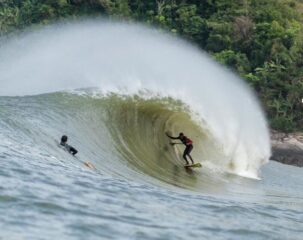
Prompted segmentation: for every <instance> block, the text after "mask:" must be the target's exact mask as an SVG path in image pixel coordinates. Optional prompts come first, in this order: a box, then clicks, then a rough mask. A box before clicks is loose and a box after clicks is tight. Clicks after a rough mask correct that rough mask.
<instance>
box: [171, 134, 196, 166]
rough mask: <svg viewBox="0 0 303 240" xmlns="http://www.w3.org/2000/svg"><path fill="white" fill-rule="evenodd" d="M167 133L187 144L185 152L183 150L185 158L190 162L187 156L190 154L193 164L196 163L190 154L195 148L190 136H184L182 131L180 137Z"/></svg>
mask: <svg viewBox="0 0 303 240" xmlns="http://www.w3.org/2000/svg"><path fill="white" fill-rule="evenodd" d="M166 135H167V136H168V137H169V138H171V139H176V140H177V139H178V140H180V141H181V142H182V143H183V144H184V145H185V146H186V147H185V149H184V152H183V158H184V160H185V161H186V163H187V164H188V161H187V158H186V156H188V157H189V159H190V160H191V161H192V164H194V160H193V159H192V157H191V156H190V152H191V151H192V150H193V148H194V146H193V141H192V140H190V139H189V138H188V137H186V136H184V135H183V133H180V134H179V136H178V137H172V136H169V135H168V134H167V133H166Z"/></svg>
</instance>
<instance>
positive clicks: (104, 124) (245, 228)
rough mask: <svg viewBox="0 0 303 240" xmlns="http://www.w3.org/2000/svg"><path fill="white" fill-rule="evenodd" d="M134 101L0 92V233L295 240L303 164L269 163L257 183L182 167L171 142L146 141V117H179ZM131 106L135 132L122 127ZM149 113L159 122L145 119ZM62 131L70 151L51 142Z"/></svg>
mask: <svg viewBox="0 0 303 240" xmlns="http://www.w3.org/2000/svg"><path fill="white" fill-rule="evenodd" d="M138 101H139V100H138V99H137V100H133V99H130V100H126V99H121V98H120V97H116V96H111V97H105V98H95V97H94V98H92V97H90V96H87V95H85V96H79V95H78V94H75V93H54V94H43V95H39V96H32V97H1V98H0V106H1V111H0V119H1V120H0V129H1V141H0V159H1V168H0V182H1V186H0V223H1V230H0V238H1V239H53V238H56V239H207V238H211V239H302V231H303V213H302V208H303V193H302V181H303V173H302V169H300V168H296V167H291V166H286V165H281V164H279V163H275V162H270V163H269V164H267V165H265V166H264V167H262V169H261V172H260V174H259V177H260V178H261V180H256V179H250V178H244V177H240V176H237V175H234V174H229V173H224V172H219V171H217V170H214V169H212V168H209V167H202V168H200V169H194V170H192V171H186V170H185V169H184V167H183V164H184V163H183V162H182V158H181V156H180V155H181V154H182V147H181V148H180V149H179V148H178V149H176V148H175V147H172V146H170V145H169V141H168V140H167V139H166V136H165V135H164V134H163V132H162V133H161V134H162V135H163V136H160V137H159V135H160V134H157V133H156V134H155V136H157V137H158V139H155V138H152V137H151V135H149V134H151V133H150V132H149V131H152V132H153V131H154V129H153V128H152V130H150V129H148V127H147V126H148V124H147V123H146V122H145V121H149V122H150V124H152V125H153V127H155V126H158V125H159V126H163V124H164V125H169V124H170V123H169V121H172V120H171V119H172V118H174V117H180V118H181V119H182V118H185V117H184V116H183V115H181V116H178V114H177V113H176V112H177V110H176V109H173V110H171V109H172V107H170V109H169V110H166V114H163V111H165V110H164V109H163V106H162V104H159V102H158V101H156V100H148V101H146V100H140V101H143V103H141V104H142V105H140V104H139V103H138ZM80 103H81V104H80ZM174 104H175V103H173V104H172V105H174ZM113 106H116V109H118V111H117V112H115V118H113V116H112V114H113V111H109V109H112V107H113ZM135 110H136V111H137V113H136V114H137V115H138V118H137V119H136V124H135V126H134V128H132V124H133V123H132V122H129V123H125V122H124V124H123V123H121V125H119V123H120V120H119V117H122V119H124V120H125V121H130V119H128V114H129V113H130V112H131V113H132V116H133V115H134V111H135ZM80 113H81V114H80ZM155 113H161V114H160V115H161V116H162V117H163V118H164V119H151V116H153V115H155ZM176 114H177V116H175V115H176ZM118 115H119V116H118ZM132 120H134V119H132ZM151 120H152V121H151ZM121 121H122V120H121ZM140 121H143V122H144V124H143V126H142V129H141V126H140V125H141V124H140ZM177 122H178V121H177ZM187 124H188V125H189V126H190V121H189V122H188V123H187ZM124 125H126V126H124ZM113 126H116V129H114V128H113ZM117 126H118V127H117ZM144 126H145V127H146V132H144V128H143V127H144ZM123 127H125V128H126V129H123ZM136 129H137V131H138V132H139V133H140V134H142V136H141V137H142V141H140V139H139V137H140V135H137V134H138V132H135V131H136ZM187 129H190V128H189V127H187ZM142 132H143V133H142ZM63 133H65V134H66V133H68V135H69V138H70V144H71V145H73V146H74V147H76V148H77V149H78V150H79V153H78V156H77V157H73V156H71V155H70V154H69V153H67V152H66V151H64V150H63V149H61V148H59V147H58V145H57V144H58V141H59V139H60V137H61V135H62V134H63ZM144 135H145V136H147V138H146V139H143V136H144ZM148 139H149V142H146V141H148ZM194 141H195V139H194ZM150 144H151V145H156V146H151V147H150V146H149V145H150ZM144 145H147V146H148V147H146V146H145V148H144ZM157 148H158V150H157V151H155V149H157ZM153 151H155V152H153ZM196 153H197V152H195V151H194V153H193V156H194V158H196V159H197V158H198V156H197V154H196ZM199 160H200V159H199ZM85 161H90V162H91V163H93V164H94V165H95V166H96V168H97V169H96V170H91V169H89V168H87V167H85V166H84V164H83V162H85ZM201 161H202V164H203V163H204V162H205V159H201Z"/></svg>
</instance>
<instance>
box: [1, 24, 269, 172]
mask: <svg viewBox="0 0 303 240" xmlns="http://www.w3.org/2000/svg"><path fill="white" fill-rule="evenodd" d="M0 52H1V53H0V71H1V76H0V83H1V88H0V95H2V96H7V95H10V96H15V95H32V94H40V93H46V92H53V91H59V90H71V89H76V88H84V87H98V88H100V89H101V91H102V92H103V93H109V92H115V93H121V94H129V95H132V94H135V93H138V92H140V91H142V90H143V91H144V90H147V91H148V94H150V95H152V96H156V95H158V96H161V97H165V96H170V97H172V98H174V99H179V100H181V101H182V102H183V103H185V104H187V105H188V106H189V107H190V109H191V111H192V117H193V119H194V120H195V121H196V122H197V123H198V124H199V125H200V126H201V128H202V129H203V130H204V131H206V132H207V133H208V134H209V135H210V138H212V139H215V145H216V148H215V149H213V154H212V155H211V156H209V159H208V160H209V162H211V164H212V165H214V166H216V167H217V168H220V169H223V170H226V171H230V172H234V173H236V174H239V175H243V176H249V177H257V174H258V170H259V168H260V166H261V165H262V164H264V163H266V162H267V161H268V158H269V156H270V143H269V134H268V129H267V124H266V120H265V118H264V114H263V112H262V110H261V108H260V106H259V104H258V102H257V100H256V98H255V97H254V95H253V94H252V92H251V91H250V89H248V87H247V86H246V85H245V84H244V83H243V81H242V80H240V79H239V78H238V77H237V76H235V75H234V74H232V73H231V72H229V71H227V70H226V69H224V68H223V67H222V66H219V65H218V64H216V63H215V62H214V61H212V60H211V59H210V58H209V57H208V56H207V55H206V54H205V53H203V52H201V51H200V50H198V49H197V48H196V47H193V46H191V45H190V44H189V43H187V42H185V41H182V40H180V39H177V38H175V37H171V36H168V35H165V34H163V33H162V34H161V33H159V32H157V31H156V30H153V29H146V28H144V27H142V26H138V25H128V24H120V23H104V22H101V21H86V22H81V23H73V24H67V25H54V26H51V27H48V28H47V29H43V30H40V31H35V32H30V33H27V34H25V35H24V36H22V37H19V38H17V39H12V40H10V41H9V42H6V43H4V44H3V45H2V47H1V49H0ZM183 131H186V129H185V130H183Z"/></svg>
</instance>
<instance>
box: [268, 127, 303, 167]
mask: <svg viewBox="0 0 303 240" xmlns="http://www.w3.org/2000/svg"><path fill="white" fill-rule="evenodd" d="M270 138H271V146H272V155H271V157H270V160H273V161H277V162H280V163H283V164H288V165H292V166H297V167H303V132H293V133H283V132H279V131H276V130H271V133H270Z"/></svg>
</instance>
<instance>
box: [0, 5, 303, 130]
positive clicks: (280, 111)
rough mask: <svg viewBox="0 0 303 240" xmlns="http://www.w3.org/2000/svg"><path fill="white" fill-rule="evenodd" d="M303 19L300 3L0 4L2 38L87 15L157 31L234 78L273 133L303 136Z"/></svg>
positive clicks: (302, 8)
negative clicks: (249, 92)
mask: <svg viewBox="0 0 303 240" xmlns="http://www.w3.org/2000/svg"><path fill="white" fill-rule="evenodd" d="M302 13H303V0H43V1H42V0H0V35H2V36H3V35H6V34H8V33H11V32H14V31H16V30H20V29H23V28H25V27H27V26H29V25H41V24H47V23H50V22H52V21H56V20H63V19H70V18H72V19H73V18H78V17H80V16H87V15H90V16H92V15H93V16H98V15H103V16H108V17H110V18H122V19H123V20H126V21H131V20H138V21H141V22H145V23H146V24H152V25H156V26H158V27H160V28H164V29H166V30H168V31H170V32H172V33H173V34H179V35H181V36H183V37H184V38H187V39H189V40H191V41H192V42H195V43H196V44H197V45H198V46H200V47H201V48H202V49H204V50H206V51H207V52H209V53H210V54H211V55H212V56H213V57H214V58H215V59H216V60H217V61H219V62H221V63H222V64H225V65H227V66H229V67H230V68H232V69H233V70H234V71H236V72H237V73H238V74H239V75H241V76H242V77H243V78H244V79H246V80H247V81H248V83H249V84H250V85H251V86H252V87H253V88H254V89H255V90H256V91H257V93H258V94H259V97H260V99H261V101H262V103H263V105H264V107H265V109H266V111H267V113H268V116H269V119H270V124H271V126H272V127H273V128H275V129H279V130H284V131H292V130H296V129H301V130H302V129H303V103H302V100H301V99H302V98H303V29H302V28H303V27H302V26H303V25H302V24H303V20H302ZM239 101H241V99H239Z"/></svg>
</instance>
